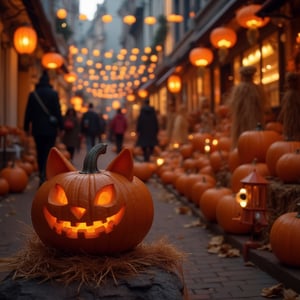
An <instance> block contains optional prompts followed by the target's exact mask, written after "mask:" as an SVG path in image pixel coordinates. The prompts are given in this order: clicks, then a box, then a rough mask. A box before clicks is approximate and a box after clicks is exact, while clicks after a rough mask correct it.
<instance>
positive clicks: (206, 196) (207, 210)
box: [199, 185, 232, 222]
mask: <svg viewBox="0 0 300 300" xmlns="http://www.w3.org/2000/svg"><path fill="white" fill-rule="evenodd" d="M230 194H232V191H231V189H229V188H226V187H223V186H219V185H216V186H215V187H212V188H209V189H207V190H206V191H204V192H203V194H202V196H201V198H200V201H199V207H200V209H201V211H202V213H203V215H204V217H205V218H206V219H207V220H208V221H210V222H216V220H217V217H216V209H217V205H218V202H219V200H220V199H221V198H222V197H223V196H225V195H230Z"/></svg>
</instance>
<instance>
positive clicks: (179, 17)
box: [167, 14, 183, 23]
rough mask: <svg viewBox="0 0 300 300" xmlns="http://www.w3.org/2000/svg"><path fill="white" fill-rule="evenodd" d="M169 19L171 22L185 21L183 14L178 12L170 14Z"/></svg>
mask: <svg viewBox="0 0 300 300" xmlns="http://www.w3.org/2000/svg"><path fill="white" fill-rule="evenodd" d="M167 21H168V22H170V23H181V22H182V21H183V16H182V15H177V14H170V15H167Z"/></svg>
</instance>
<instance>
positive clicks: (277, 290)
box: [261, 283, 283, 298]
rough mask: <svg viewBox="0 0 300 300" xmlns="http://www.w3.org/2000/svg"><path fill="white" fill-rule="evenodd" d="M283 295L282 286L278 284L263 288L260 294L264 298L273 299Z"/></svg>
mask: <svg viewBox="0 0 300 300" xmlns="http://www.w3.org/2000/svg"><path fill="white" fill-rule="evenodd" d="M282 293H283V284H282V283H278V284H276V285H273V286H271V287H269V288H263V289H262V292H261V296H263V297H266V298H275V297H278V296H281V295H282Z"/></svg>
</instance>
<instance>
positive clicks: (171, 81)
mask: <svg viewBox="0 0 300 300" xmlns="http://www.w3.org/2000/svg"><path fill="white" fill-rule="evenodd" d="M167 86H168V90H169V91H170V92H171V93H174V94H176V93H178V92H180V90H181V78H180V76H178V75H171V76H170V77H169V78H168V82H167Z"/></svg>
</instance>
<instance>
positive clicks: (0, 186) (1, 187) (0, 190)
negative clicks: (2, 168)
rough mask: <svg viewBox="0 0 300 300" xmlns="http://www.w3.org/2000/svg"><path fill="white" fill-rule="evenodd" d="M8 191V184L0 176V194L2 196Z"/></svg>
mask: <svg viewBox="0 0 300 300" xmlns="http://www.w3.org/2000/svg"><path fill="white" fill-rule="evenodd" d="M8 192H9V184H8V182H7V180H6V179H5V178H0V196H4V195H6V194H8Z"/></svg>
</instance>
